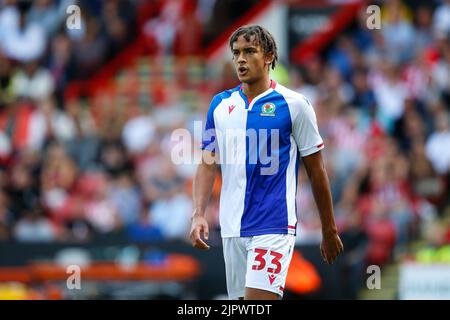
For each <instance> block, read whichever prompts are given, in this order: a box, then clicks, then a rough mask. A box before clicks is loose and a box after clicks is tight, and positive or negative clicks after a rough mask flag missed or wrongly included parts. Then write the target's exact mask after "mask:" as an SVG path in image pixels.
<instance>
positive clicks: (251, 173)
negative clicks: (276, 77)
mask: <svg viewBox="0 0 450 320" xmlns="http://www.w3.org/2000/svg"><path fill="white" fill-rule="evenodd" d="M202 148H203V149H205V150H209V151H213V152H217V153H218V155H219V157H220V167H221V172H222V190H221V194H220V227H221V234H222V237H224V238H227V237H247V236H257V235H263V234H295V232H296V225H297V212H296V211H297V208H296V201H295V196H296V192H297V176H298V168H299V159H300V156H301V157H304V156H307V155H310V154H313V153H315V152H318V151H319V150H321V149H322V148H324V143H323V140H322V138H321V136H320V134H319V130H318V127H317V120H316V114H315V112H314V109H313V107H312V105H311V104H310V103H309V101H308V100H307V99H306V98H305V97H304V96H303V95H302V94H299V93H297V92H295V91H292V90H289V89H287V88H286V87H284V86H282V85H280V84H277V83H275V82H274V81H272V85H271V87H270V88H269V89H268V90H267V91H265V92H263V93H261V94H260V95H258V96H257V97H255V98H254V99H253V100H252V101H248V99H247V97H246V96H245V95H244V93H243V92H242V85H239V86H238V87H236V88H234V89H231V90H227V91H224V92H222V93H220V94H217V95H216V96H214V98H213V100H212V102H211V105H210V108H209V111H208V113H207V119H206V125H205V132H204V134H203V144H202Z"/></svg>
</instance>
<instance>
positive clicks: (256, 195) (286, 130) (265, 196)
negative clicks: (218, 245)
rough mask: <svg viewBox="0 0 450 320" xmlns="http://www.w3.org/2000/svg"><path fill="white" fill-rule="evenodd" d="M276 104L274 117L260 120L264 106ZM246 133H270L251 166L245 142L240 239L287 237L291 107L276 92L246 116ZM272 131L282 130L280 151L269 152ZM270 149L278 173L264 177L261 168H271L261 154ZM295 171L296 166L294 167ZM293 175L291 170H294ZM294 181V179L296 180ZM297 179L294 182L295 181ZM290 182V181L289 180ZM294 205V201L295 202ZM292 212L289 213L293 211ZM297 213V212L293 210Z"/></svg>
mask: <svg viewBox="0 0 450 320" xmlns="http://www.w3.org/2000/svg"><path fill="white" fill-rule="evenodd" d="M269 102H271V103H274V104H275V106H276V109H275V116H273V117H272V116H261V113H262V111H261V108H262V106H264V104H265V103H269ZM246 128H247V129H256V132H257V135H258V136H259V133H258V130H260V129H267V139H261V140H260V139H259V137H258V144H257V146H256V150H257V152H258V156H257V160H258V161H257V163H256V164H252V163H249V162H250V160H251V159H250V157H251V156H252V155H250V154H249V152H251V151H253V150H252V149H253V148H252V146H249V144H248V143H249V138H248V137H247V139H246V142H247V143H246V154H247V155H246V177H247V186H246V190H245V202H244V212H243V215H242V220H241V229H240V230H241V232H240V235H241V236H255V235H259V234H270V233H288V228H287V226H288V222H289V221H288V207H287V203H286V201H287V199H286V198H287V196H286V174H287V169H288V166H289V162H290V151H291V144H292V143H291V133H292V122H291V116H290V112H289V106H288V104H287V102H286V100H285V99H284V97H283V96H282V95H281V94H279V93H278V92H276V91H273V92H271V93H270V94H268V95H267V96H264V97H262V98H260V99H258V101H255V103H254V105H253V107H252V108H251V110H249V111H248V114H247V126H246ZM270 129H278V130H279V150H270V146H271V132H270ZM264 146H266V147H267V150H268V151H267V154H268V155H269V156H270V155H271V152H275V153H277V154H278V157H279V159H278V161H279V167H278V172H276V173H275V174H273V175H261V168H264V167H269V166H270V165H271V164H270V163H269V164H267V165H264V164H262V163H261V158H260V151H261V148H263V147H264ZM293 167H295V162H294V163H293ZM291 173H292V169H291ZM293 177H295V175H294V176H293ZM292 179H294V178H292ZM289 181H290V180H289ZM294 202H295V201H294ZM291 210H292V209H289V211H291ZM293 210H295V208H294V209H293Z"/></svg>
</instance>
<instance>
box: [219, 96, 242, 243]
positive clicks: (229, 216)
mask: <svg viewBox="0 0 450 320" xmlns="http://www.w3.org/2000/svg"><path fill="white" fill-rule="evenodd" d="M237 101H238V102H240V104H236V102H237ZM230 104H236V107H235V109H234V111H233V112H231V113H230V112H229V111H228V106H229V105H230ZM244 105H245V102H244V101H243V100H241V99H240V93H239V91H234V92H233V93H232V94H231V96H230V97H229V98H227V99H223V100H222V102H221V103H220V105H219V107H218V108H216V110H215V112H214V119H215V121H216V123H220V124H221V127H222V128H226V129H230V130H231V131H230V132H228V134H227V132H226V130H225V131H224V130H217V140H218V143H219V146H220V145H222V144H223V145H225V144H226V145H227V150H226V151H225V152H221V154H220V156H221V171H222V189H221V193H220V225H221V227H222V231H221V234H222V237H230V236H237V234H234V233H232V234H229V232H230V231H233V230H240V228H241V217H242V213H243V212H244V199H245V188H246V185H247V179H246V174H245V170H246V168H245V161H246V148H245V146H246V143H245V126H246V123H247V112H246V111H245V107H244ZM233 130H234V131H233ZM225 139H226V141H225ZM219 150H220V147H219ZM230 153H232V154H230ZM230 156H231V157H230ZM227 160H232V161H231V163H230V162H229V161H227ZM227 231H228V232H227Z"/></svg>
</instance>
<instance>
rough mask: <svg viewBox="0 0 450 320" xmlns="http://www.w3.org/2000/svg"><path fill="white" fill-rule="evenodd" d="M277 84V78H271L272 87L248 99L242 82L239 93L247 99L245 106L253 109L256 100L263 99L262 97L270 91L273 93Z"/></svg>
mask: <svg viewBox="0 0 450 320" xmlns="http://www.w3.org/2000/svg"><path fill="white" fill-rule="evenodd" d="M276 85H277V82H276V81H275V80H270V87H269V89H267V90H266V91H264V92H261V93H260V94H258V95H257V96H256V97H254V98H253V99H248V98H247V96H246V95H245V94H244V92H243V91H242V83H241V84H240V85H239V94H240V95H241V97H242V99H244V101H245V108H246V109H248V110H252V108H253V105H254V104H255V102H256V101H257V100H259V99H261V98H262V97H264V96H266V95H268V94H269V93H271V92H272V91H273V90H274V89H275V87H276Z"/></svg>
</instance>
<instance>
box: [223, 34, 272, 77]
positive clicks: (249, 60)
mask: <svg viewBox="0 0 450 320" xmlns="http://www.w3.org/2000/svg"><path fill="white" fill-rule="evenodd" d="M254 38H255V37H254V36H251V37H250V41H247V40H245V38H244V36H243V35H242V36H239V37H238V38H237V40H236V41H235V42H234V43H233V48H232V53H233V62H234V67H235V68H236V73H237V75H238V78H239V80H240V81H241V82H245V83H254V82H256V81H258V80H259V79H261V78H262V77H263V76H264V74H265V73H268V72H269V68H268V65H269V64H270V63H271V60H270V57H267V56H266V55H265V54H264V51H263V49H262V48H261V47H260V46H259V45H258V44H257V43H256V41H254Z"/></svg>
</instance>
